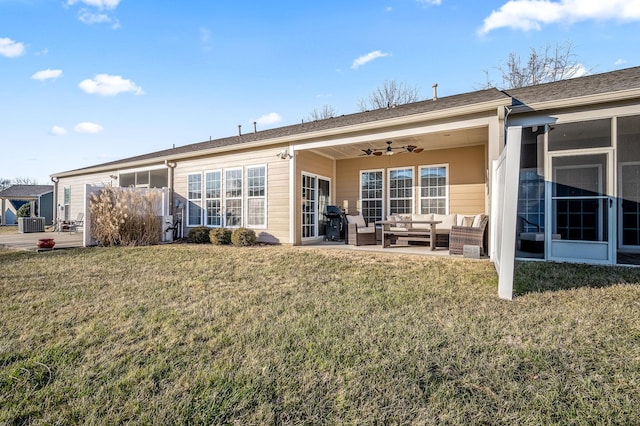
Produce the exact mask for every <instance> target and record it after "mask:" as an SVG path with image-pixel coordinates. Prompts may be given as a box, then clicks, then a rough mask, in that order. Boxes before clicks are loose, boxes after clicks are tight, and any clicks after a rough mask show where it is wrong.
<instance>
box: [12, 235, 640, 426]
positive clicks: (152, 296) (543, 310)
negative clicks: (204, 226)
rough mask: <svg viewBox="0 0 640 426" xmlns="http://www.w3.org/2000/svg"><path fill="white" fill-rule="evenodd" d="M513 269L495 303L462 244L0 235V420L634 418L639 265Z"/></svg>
mask: <svg viewBox="0 0 640 426" xmlns="http://www.w3.org/2000/svg"><path fill="white" fill-rule="evenodd" d="M543 266H544V265H541V264H539V265H537V266H535V268H542V267H543ZM565 266H566V265H549V266H547V268H548V271H547V273H548V274H550V275H551V276H554V274H558V275H557V276H559V277H562V279H569V280H570V279H572V277H573V279H574V283H575V284H576V285H575V286H574V287H580V283H579V282H578V280H579V279H582V278H581V277H582V275H580V274H579V273H578V272H575V271H574V272H573V273H568V274H567V273H565V275H562V274H563V273H564V272H563V271H565ZM526 267H529V266H528V265H526ZM518 268H519V269H518V270H519V274H521V275H519V280H520V283H521V284H519V285H521V288H520V290H519V291H520V292H521V293H522V294H523V295H522V296H520V297H518V298H516V300H515V301H513V302H505V301H501V300H499V299H498V298H497V296H496V292H497V278H496V275H495V271H494V270H493V266H492V265H491V264H490V263H488V262H475V261H465V260H462V259H451V258H425V257H417V256H406V255H405V256H403V255H377V254H371V253H362V252H349V251H339V250H327V251H323V250H313V249H300V248H287V247H253V248H238V247H227V246H208V245H207V246H202V245H198V246H195V245H176V246H160V247H157V246H156V247H138V248H101V249H84V250H65V251H58V252H56V251H54V252H49V253H40V254H37V253H29V252H13V251H6V250H4V251H3V250H0V300H2V309H1V310H0V423H5V422H6V423H9V424H26V423H34V424H62V423H64V424H68V423H101V424H116V423H125V422H132V423H143V424H228V423H235V424H263V423H285V424H288V423H290V424H298V423H329V424H331V423H374V422H378V423H411V422H415V423H419V424H439V423H452V424H474V423H475V424H477V423H485V424H486V423H491V424H531V425H534V424H535V425H537V424H553V423H556V424H566V423H575V424H598V423H605V424H607V423H609V424H628V423H633V422H637V419H638V418H640V356H639V353H640V286H638V285H637V283H638V281H640V270H635V271H636V272H635V274H634V273H631V272H629V275H626V276H625V277H624V279H623V280H622V281H619V282H618V281H616V280H617V278H614V279H611V280H609V281H608V282H607V285H606V286H599V287H582V288H577V289H574V290H563V289H560V290H556V291H545V290H546V289H547V286H548V283H547V284H545V285H544V286H543V287H541V288H536V286H535V282H537V281H538V280H542V278H540V277H542V276H543V275H544V274H543V272H544V271H541V270H539V269H535V268H534V269H535V270H534V269H532V270H526V269H525V270H524V272H523V270H522V268H523V266H522V265H518ZM590 271H591V272H589V273H587V274H585V275H586V277H588V279H589V280H594V275H595V274H596V273H599V274H601V275H602V274H603V273H602V272H594V271H593V270H590ZM598 271H599V270H598ZM629 271H633V270H629ZM606 274H607V272H606V271H605V272H604V275H605V276H606Z"/></svg>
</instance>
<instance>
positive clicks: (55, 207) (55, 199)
mask: <svg viewBox="0 0 640 426" xmlns="http://www.w3.org/2000/svg"><path fill="white" fill-rule="evenodd" d="M58 180H59V179H58V178H57V177H55V176H54V177H52V178H51V182H53V223H54V224H57V223H58V210H59V209H58Z"/></svg>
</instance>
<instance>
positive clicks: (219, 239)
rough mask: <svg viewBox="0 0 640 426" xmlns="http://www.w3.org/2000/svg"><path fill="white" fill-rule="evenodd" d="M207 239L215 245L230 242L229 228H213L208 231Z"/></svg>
mask: <svg viewBox="0 0 640 426" xmlns="http://www.w3.org/2000/svg"><path fill="white" fill-rule="evenodd" d="M209 240H210V241H211V244H214V245H216V246H219V245H223V244H229V243H231V230H230V229H227V228H213V229H212V230H211V231H209Z"/></svg>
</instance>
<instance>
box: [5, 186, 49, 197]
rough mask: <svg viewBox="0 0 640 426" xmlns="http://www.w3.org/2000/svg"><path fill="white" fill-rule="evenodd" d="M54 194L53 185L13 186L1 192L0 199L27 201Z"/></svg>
mask: <svg viewBox="0 0 640 426" xmlns="http://www.w3.org/2000/svg"><path fill="white" fill-rule="evenodd" d="M49 192H53V185H12V186H10V187H8V188H6V189H5V190H4V191H0V198H7V199H9V198H11V199H14V200H26V199H31V198H38V197H40V196H41V195H44V194H47V193H49Z"/></svg>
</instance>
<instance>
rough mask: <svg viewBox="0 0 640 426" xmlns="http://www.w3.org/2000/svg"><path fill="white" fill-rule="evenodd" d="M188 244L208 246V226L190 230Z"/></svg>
mask: <svg viewBox="0 0 640 426" xmlns="http://www.w3.org/2000/svg"><path fill="white" fill-rule="evenodd" d="M187 242H188V243H195V244H208V243H210V242H211V241H210V240H209V228H207V227H206V226H198V227H196V228H191V229H189V233H188V234H187Z"/></svg>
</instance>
